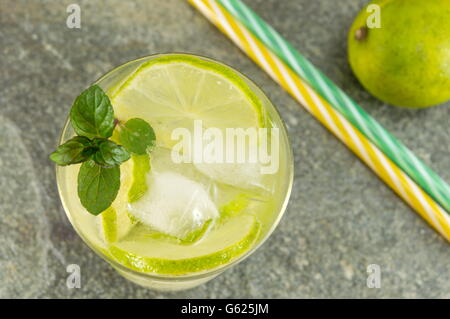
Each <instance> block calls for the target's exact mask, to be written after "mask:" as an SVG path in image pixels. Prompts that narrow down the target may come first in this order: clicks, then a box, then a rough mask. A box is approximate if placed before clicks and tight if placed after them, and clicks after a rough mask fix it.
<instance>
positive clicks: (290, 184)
mask: <svg viewBox="0 0 450 319" xmlns="http://www.w3.org/2000/svg"><path fill="white" fill-rule="evenodd" d="M170 55H186V56H193V57H198V58H201V59H206V60H208V61H211V62H214V63H218V64H221V65H224V66H225V67H227V68H229V69H231V70H232V71H233V72H235V73H236V74H237V75H239V76H240V77H242V78H243V79H245V80H246V81H249V82H250V83H252V84H253V85H254V86H255V87H256V88H257V89H258V90H259V92H258V93H260V94H262V95H263V96H264V97H265V98H266V99H267V101H268V102H269V103H270V105H271V106H272V108H273V110H274V111H275V113H276V115H277V116H278V118H279V119H280V123H281V127H280V128H281V131H282V132H283V134H282V135H283V136H284V138H285V139H286V144H287V150H286V153H287V156H286V161H287V163H288V167H287V169H288V185H287V188H286V192H285V194H284V199H283V202H282V205H281V207H280V210H279V212H278V215H277V218H276V219H275V220H274V221H273V222H272V224H271V226H270V228H269V229H268V231H267V233H266V234H265V235H264V237H263V238H262V239H260V240H259V241H258V242H256V243H255V245H254V246H253V247H251V248H250V249H249V250H248V251H246V252H245V253H243V254H242V255H240V256H238V257H236V258H235V259H234V260H232V261H231V262H229V263H226V264H224V265H220V266H218V267H214V268H211V269H207V270H204V271H200V272H194V273H188V274H183V275H168V274H158V273H145V272H141V271H137V270H134V269H131V268H129V267H126V266H124V265H122V264H121V263H119V262H117V261H116V260H114V259H112V258H111V257H110V256H108V255H106V254H104V253H103V252H102V251H101V249H98V248H97V247H96V246H95V245H94V244H92V243H91V242H90V241H89V240H88V239H87V238H86V237H85V236H84V235H83V233H82V232H81V231H80V230H79V229H78V228H77V226H76V223H75V222H74V221H73V219H72V216H71V214H70V213H69V211H70V209H69V208H68V204H67V202H66V200H65V198H64V196H63V193H62V189H61V183H60V174H59V171H60V170H61V169H63V167H61V166H58V165H55V169H56V184H57V188H58V194H59V198H60V200H61V204H62V206H63V209H64V213H65V215H66V216H67V218H68V219H69V222H70V224H71V225H72V227H73V228H74V229H75V232H76V233H77V234H78V236H80V238H81V239H82V240H83V242H84V243H85V244H86V245H87V246H88V247H89V248H90V249H91V250H93V251H94V252H95V253H96V254H97V255H98V256H100V257H101V258H102V259H104V260H105V261H106V262H108V263H109V264H110V265H111V266H112V267H113V268H115V269H116V270H118V271H120V272H121V273H122V272H125V273H132V274H134V275H137V276H142V277H146V278H149V279H153V280H165V281H171V280H173V281H188V280H196V279H202V278H206V277H213V276H216V275H219V274H220V273H222V272H224V271H225V270H227V269H229V268H231V267H233V266H235V265H237V264H238V263H240V262H241V261H243V260H245V259H247V257H249V256H250V255H251V254H253V253H254V252H255V251H256V250H257V249H258V248H259V247H261V246H262V245H263V244H264V243H265V242H266V240H267V239H268V238H269V237H270V236H271V235H272V233H273V232H274V230H275V229H276V228H277V226H278V224H279V223H280V221H281V218H282V217H283V215H284V213H285V211H286V208H287V205H288V203H289V199H290V195H291V191H292V187H293V180H294V157H293V151H292V145H291V142H290V139H289V135H288V134H287V132H288V130H287V128H286V124H285V122H284V120H283V118H282V117H281V115H280V112H279V111H278V109H277V108H276V107H275V105H274V104H273V103H272V101H271V100H270V99H269V98H268V97H267V95H266V94H265V93H264V92H263V91H262V90H261V88H260V87H259V86H258V85H257V84H256V83H255V82H254V81H253V80H251V79H250V78H248V77H247V76H246V75H244V74H243V73H241V72H240V71H238V70H236V69H235V68H233V67H231V66H229V65H228V64H226V63H224V62H222V61H218V60H215V59H213V58H210V57H206V56H202V55H198V54H192V53H185V52H170V53H157V54H152V55H148V56H143V57H140V58H137V59H133V60H130V61H127V62H125V63H123V64H121V65H119V66H117V67H115V68H112V69H110V70H109V71H108V72H106V73H104V74H103V75H101V76H100V77H99V78H98V79H97V80H96V81H94V82H93V84H97V83H99V82H101V81H102V80H103V79H105V78H107V77H108V76H111V75H112V74H113V73H115V72H117V71H119V70H120V69H122V68H124V67H126V66H127V65H129V64H132V63H135V62H138V61H140V60H151V59H155V58H158V57H162V56H170ZM69 127H70V114H69V115H68V116H67V119H66V122H65V124H64V126H63V129H62V131H61V134H60V137H59V142H58V143H59V144H58V145H61V144H62V143H63V142H64V140H65V139H64V136H65V133H66V132H67V129H68V128H69Z"/></svg>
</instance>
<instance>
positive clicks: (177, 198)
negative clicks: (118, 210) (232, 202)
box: [129, 171, 219, 239]
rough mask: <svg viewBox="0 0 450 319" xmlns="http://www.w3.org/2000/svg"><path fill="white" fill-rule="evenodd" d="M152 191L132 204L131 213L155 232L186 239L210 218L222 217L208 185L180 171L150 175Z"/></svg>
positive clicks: (148, 179) (148, 181)
mask: <svg viewBox="0 0 450 319" xmlns="http://www.w3.org/2000/svg"><path fill="white" fill-rule="evenodd" d="M147 183H148V185H149V191H148V192H147V193H146V194H145V195H144V196H143V197H142V198H141V199H139V200H138V201H136V202H134V203H131V204H129V212H130V213H131V214H132V215H133V216H135V217H136V218H137V219H138V220H139V221H141V222H142V223H144V224H145V225H148V226H150V227H151V228H153V229H155V230H156V231H159V232H162V233H164V234H167V235H171V236H175V237H177V238H180V239H183V238H184V237H185V236H186V235H187V234H189V233H190V232H191V231H193V230H196V229H199V228H200V227H201V226H202V225H203V224H204V223H205V222H206V221H207V220H209V219H214V218H217V217H218V216H219V212H218V210H217V208H216V205H215V204H214V203H213V201H212V200H211V198H210V196H209V195H208V192H207V190H206V189H205V187H204V186H203V185H202V184H200V183H198V182H196V181H194V180H191V179H189V178H187V177H185V176H183V175H181V174H178V173H174V172H169V171H166V172H155V171H153V172H152V173H150V174H148V176H147Z"/></svg>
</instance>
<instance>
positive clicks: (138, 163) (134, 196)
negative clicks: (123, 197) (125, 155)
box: [128, 154, 150, 203]
mask: <svg viewBox="0 0 450 319" xmlns="http://www.w3.org/2000/svg"><path fill="white" fill-rule="evenodd" d="M131 160H132V161H133V175H132V176H133V177H132V178H133V182H132V184H131V187H130V190H129V191H128V202H129V203H134V202H135V201H137V200H139V199H140V198H141V197H142V196H143V195H144V194H145V193H146V192H147V190H148V186H147V173H148V172H149V171H150V158H149V156H148V154H144V155H133V156H132V157H131Z"/></svg>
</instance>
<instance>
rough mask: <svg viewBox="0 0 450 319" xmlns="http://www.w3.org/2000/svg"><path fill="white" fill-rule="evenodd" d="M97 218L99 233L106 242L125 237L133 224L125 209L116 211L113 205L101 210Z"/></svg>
mask: <svg viewBox="0 0 450 319" xmlns="http://www.w3.org/2000/svg"><path fill="white" fill-rule="evenodd" d="M99 218H100V224H101V227H100V234H101V235H102V237H103V240H104V241H105V242H106V243H108V244H109V243H113V242H116V241H118V240H119V239H121V238H123V237H125V236H126V235H127V234H128V233H129V231H130V230H131V228H132V227H133V224H134V222H133V220H132V219H131V218H130V216H129V215H128V213H127V212H126V211H116V210H115V209H114V208H113V207H109V208H108V209H107V210H105V211H104V212H102V213H101V214H100V216H99Z"/></svg>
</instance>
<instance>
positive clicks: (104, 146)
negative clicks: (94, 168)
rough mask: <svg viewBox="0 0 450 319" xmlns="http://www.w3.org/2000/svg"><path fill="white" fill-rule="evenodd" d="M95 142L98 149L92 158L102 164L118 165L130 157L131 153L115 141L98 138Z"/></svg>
mask: <svg viewBox="0 0 450 319" xmlns="http://www.w3.org/2000/svg"><path fill="white" fill-rule="evenodd" d="M94 144H95V145H96V146H97V147H98V149H97V151H96V152H95V154H94V156H93V157H92V159H93V160H94V161H95V162H96V163H97V164H98V165H100V166H106V167H108V166H109V167H111V166H117V165H120V164H122V163H123V162H125V161H127V160H129V159H130V153H128V151H127V150H126V149H125V148H124V147H123V146H120V145H117V144H116V143H114V142H113V141H110V140H104V139H98V138H96V139H94Z"/></svg>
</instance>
